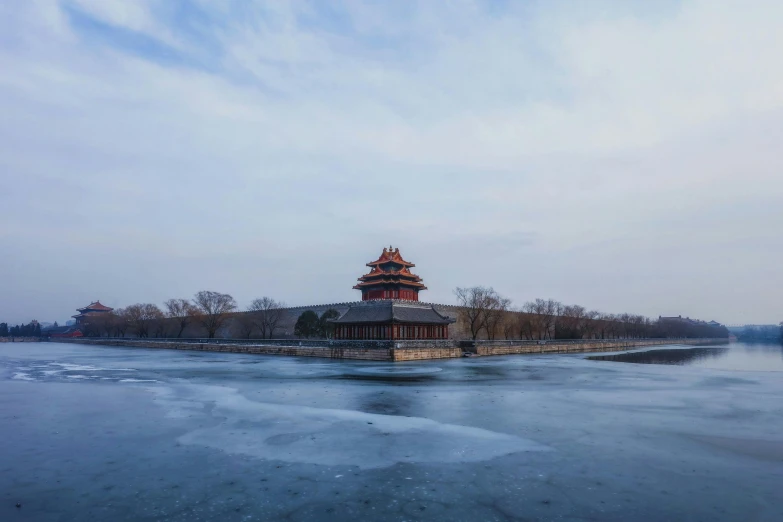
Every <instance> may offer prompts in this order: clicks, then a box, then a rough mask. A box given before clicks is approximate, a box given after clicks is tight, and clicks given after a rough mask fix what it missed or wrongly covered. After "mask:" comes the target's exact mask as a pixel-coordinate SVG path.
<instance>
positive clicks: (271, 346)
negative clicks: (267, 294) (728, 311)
mask: <svg viewBox="0 0 783 522" xmlns="http://www.w3.org/2000/svg"><path fill="white" fill-rule="evenodd" d="M48 342H56V343H70V344H90V345H100V346H116V347H124V348H148V349H162V350H187V351H204V352H223V353H226V352H227V353H245V354H256V355H282V356H289V357H319V358H327V359H347V360H365V361H387V362H403V361H424V360H431V359H452V358H458V357H463V356H464V354H465V353H468V354H470V355H471V356H480V357H482V356H492V355H524V354H546V353H591V352H615V351H623V350H628V349H631V348H643V347H647V346H664V345H671V344H685V345H691V346H705V345H715V344H728V343H729V340H728V339H723V338H717V339H716V338H707V339H589V340H588V339H581V340H555V341H475V342H473V341H347V342H346V341H312V340H310V341H308V340H301V341H299V340H270V341H265V340H257V341H254V340H250V341H236V340H221V339H211V340H201V339H197V340H192V341H188V340H185V339H180V340H155V339H114V338H101V339H85V338H80V339H50V340H49V341H48Z"/></svg>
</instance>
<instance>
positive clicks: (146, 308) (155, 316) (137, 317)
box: [125, 303, 164, 338]
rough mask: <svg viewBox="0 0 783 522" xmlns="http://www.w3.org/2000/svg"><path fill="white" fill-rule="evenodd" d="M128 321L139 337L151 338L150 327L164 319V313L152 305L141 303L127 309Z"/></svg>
mask: <svg viewBox="0 0 783 522" xmlns="http://www.w3.org/2000/svg"><path fill="white" fill-rule="evenodd" d="M125 315H126V316H127V319H128V321H129V323H130V325H131V327H133V329H134V330H136V335H138V336H139V337H142V338H143V337H149V332H150V327H151V326H152V325H153V324H154V323H155V322H156V321H160V320H162V319H163V317H164V316H163V312H162V311H161V310H160V308H158V307H157V305H154V304H152V303H139V304H134V305H130V306H128V307H127V308H125Z"/></svg>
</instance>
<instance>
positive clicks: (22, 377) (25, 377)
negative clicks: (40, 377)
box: [12, 372, 35, 381]
mask: <svg viewBox="0 0 783 522" xmlns="http://www.w3.org/2000/svg"><path fill="white" fill-rule="evenodd" d="M12 379H16V380H17V381H34V380H35V379H34V378H32V377H30V374H29V373H24V372H16V373H15V374H14V375H13V377H12Z"/></svg>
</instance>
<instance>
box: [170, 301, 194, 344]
mask: <svg viewBox="0 0 783 522" xmlns="http://www.w3.org/2000/svg"><path fill="white" fill-rule="evenodd" d="M163 305H164V306H165V307H166V317H169V318H170V319H172V320H173V321H175V322H176V324H177V327H178V328H179V331H178V332H177V338H180V337H182V332H184V331H185V328H187V326H188V325H189V324H190V323H192V322H193V321H195V319H196V315H197V314H198V309H197V308H196V307H195V306H193V304H192V303H191V302H190V301H188V300H187V299H169V300H168V301H166V302H165V303H163Z"/></svg>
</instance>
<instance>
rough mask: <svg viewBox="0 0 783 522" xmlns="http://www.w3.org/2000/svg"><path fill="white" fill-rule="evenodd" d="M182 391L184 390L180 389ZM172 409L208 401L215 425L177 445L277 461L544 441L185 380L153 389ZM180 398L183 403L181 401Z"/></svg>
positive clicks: (350, 462)
mask: <svg viewBox="0 0 783 522" xmlns="http://www.w3.org/2000/svg"><path fill="white" fill-rule="evenodd" d="M185 391H187V393H184V392H185ZM157 393H158V395H159V397H160V399H161V402H162V404H163V405H164V406H167V401H168V400H170V399H171V396H172V395H174V396H175V398H174V399H173V400H172V403H171V405H170V406H168V407H169V409H170V410H171V411H172V412H175V413H173V415H179V414H180V412H181V410H182V408H183V402H185V403H187V402H195V403H197V404H196V405H192V406H190V407H189V408H188V409H190V410H197V409H201V406H200V405H201V403H203V404H207V403H212V404H214V410H213V411H212V415H213V416H218V417H220V418H222V419H224V420H223V422H221V423H220V424H218V425H216V426H213V427H209V428H202V429H198V430H194V431H192V432H190V433H187V434H185V435H183V436H181V437H180V438H179V441H180V442H182V443H183V444H199V445H203V446H209V447H212V448H216V449H219V450H222V451H226V452H228V453H234V454H243V455H250V456H253V457H258V458H264V459H275V460H281V461H285V462H299V463H308V464H321V465H327V466H337V465H347V466H358V467H359V468H363V469H367V468H380V467H385V466H391V465H392V464H395V463H397V462H473V461H483V460H488V459H491V458H495V457H498V456H501V455H507V454H509V453H514V452H520V451H545V450H548V449H549V448H547V447H546V446H545V445H543V444H539V443H536V442H534V441H531V440H526V439H522V438H520V437H517V436H514V435H508V434H505V433H498V432H494V431H489V430H485V429H482V428H476V427H471V426H460V425H456V424H447V423H441V422H436V421H433V420H430V419H426V418H419V417H405V416H393V415H380V414H372V413H363V412H359V411H353V410H341V409H331V408H312V407H308V406H294V405H280V404H272V403H265V402H256V401H251V400H248V399H247V398H245V397H244V396H243V395H241V394H240V393H238V391H237V390H236V389H233V388H225V387H219V386H198V387H194V386H189V387H183V388H177V389H173V390H172V389H158V390H157ZM184 397H187V400H186V401H183V400H182V399H183V398H184Z"/></svg>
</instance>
